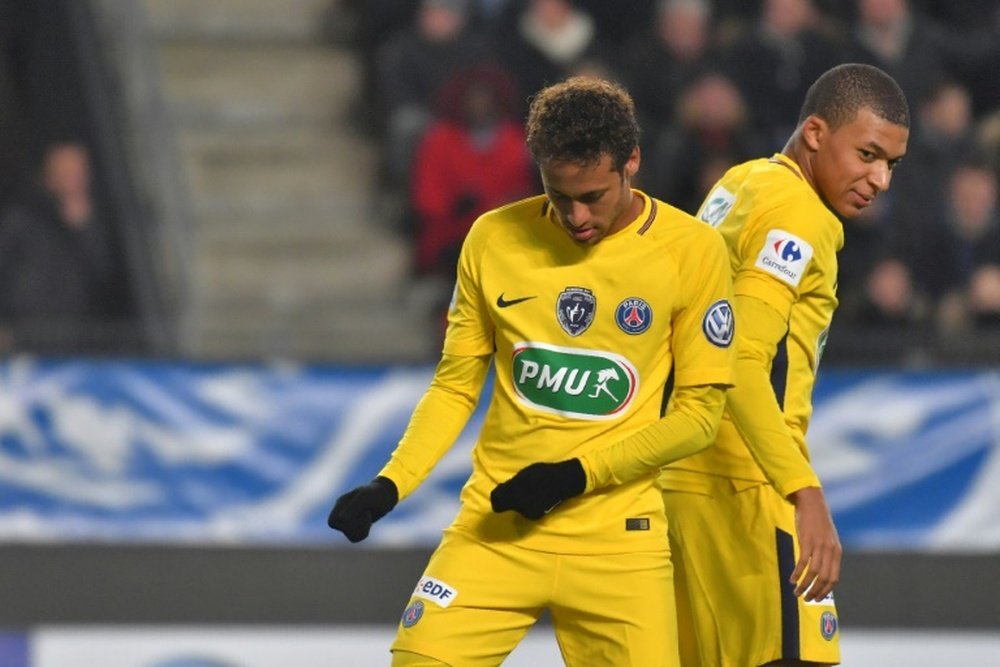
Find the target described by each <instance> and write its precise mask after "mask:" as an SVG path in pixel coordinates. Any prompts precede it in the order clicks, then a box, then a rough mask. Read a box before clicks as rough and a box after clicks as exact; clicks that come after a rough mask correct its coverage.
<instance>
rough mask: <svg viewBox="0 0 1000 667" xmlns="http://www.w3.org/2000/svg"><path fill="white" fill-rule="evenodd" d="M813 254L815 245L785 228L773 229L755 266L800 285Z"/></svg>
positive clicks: (793, 285)
mask: <svg viewBox="0 0 1000 667" xmlns="http://www.w3.org/2000/svg"><path fill="white" fill-rule="evenodd" d="M812 255H813V247H812V246H811V245H810V244H809V243H808V242H807V241H805V240H803V239H801V238H799V237H798V236H796V235H795V234H792V233H791V232H787V231H785V230H783V229H772V230H771V231H769V232H768V233H767V239H766V240H765V241H764V246H763V247H762V248H761V249H760V253H759V254H758V255H757V263H756V264H755V265H754V266H756V267H757V268H759V269H763V270H764V271H766V272H767V273H770V274H771V275H772V276H775V277H776V278H778V279H779V280H781V281H782V282H785V283H788V284H789V285H791V286H792V287H798V286H799V283H800V282H801V281H802V276H803V275H804V274H805V271H806V268H807V267H808V266H809V260H811V259H812Z"/></svg>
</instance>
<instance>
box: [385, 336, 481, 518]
mask: <svg viewBox="0 0 1000 667" xmlns="http://www.w3.org/2000/svg"><path fill="white" fill-rule="evenodd" d="M489 364H490V358H489V357H487V356H483V357H458V356H451V355H448V354H445V355H442V357H441V361H440V362H439V363H438V366H437V368H436V369H435V371H434V378H433V379H432V380H431V384H430V386H429V387H428V388H427V391H426V392H425V393H424V395H423V397H422V398H421V399H420V402H419V403H417V407H416V408H415V409H414V411H413V415H412V416H411V417H410V423H409V424H408V425H407V427H406V431H405V432H404V433H403V437H402V439H400V441H399V444H398V445H397V446H396V449H395V451H393V453H392V456H391V457H390V459H389V462H388V463H387V464H386V465H385V466H384V467H383V468H382V470H381V472H379V475H382V476H384V477H388V478H389V479H391V480H392V481H393V482H394V483H395V484H396V488H397V489H399V499H400V500H402V499H403V498H405V497H406V496H408V495H409V494H411V493H412V492H413V491H414V490H415V489H416V488H417V487H418V486H419V485H420V483H421V482H423V481H424V479H426V477H427V475H428V474H430V471H431V470H432V469H433V468H434V466H435V465H436V464H437V462H438V461H439V460H441V457H442V456H444V454H445V452H447V451H448V449H449V448H450V447H451V446H452V445H453V444H454V442H455V440H457V439H458V436H459V435H461V433H462V429H463V428H465V424H466V423H467V422H468V421H469V417H470V416H471V415H472V412H473V410H475V408H476V403H477V402H478V400H479V395H480V393H481V392H482V388H483V382H484V381H485V380H486V374H487V371H488V370H489Z"/></svg>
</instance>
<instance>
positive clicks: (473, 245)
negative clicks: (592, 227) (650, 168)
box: [381, 191, 734, 553]
mask: <svg viewBox="0 0 1000 667" xmlns="http://www.w3.org/2000/svg"><path fill="white" fill-rule="evenodd" d="M634 196H636V197H640V198H641V199H642V201H643V202H644V207H643V210H642V211H641V213H640V214H639V215H638V216H637V217H636V219H635V220H633V221H631V222H630V223H629V224H628V225H627V226H626V227H625V228H623V229H621V230H620V231H617V232H616V233H614V234H612V235H610V236H608V237H607V238H605V239H602V240H601V242H600V243H597V244H595V245H593V246H582V245H578V244H576V243H574V242H573V241H572V239H570V238H569V236H568V235H567V234H566V232H565V230H564V229H563V228H562V227H561V225H560V224H559V223H558V222H557V221H556V220H555V218H554V214H553V212H552V211H551V210H550V208H549V207H548V205H547V200H546V198H545V197H533V198H530V199H527V200H524V201H521V202H517V203H514V204H511V205H509V206H505V207H502V208H500V209H497V210H495V211H492V212H490V213H487V214H485V215H483V216H481V217H480V218H479V219H478V220H477V221H476V223H475V224H474V225H473V227H472V229H471V230H470V232H469V234H468V236H467V238H466V240H465V243H464V245H463V248H462V252H461V256H460V259H459V264H458V281H457V285H456V290H455V296H454V299H453V303H452V305H451V307H450V310H449V315H448V330H447V333H446V336H445V342H444V358H443V360H442V363H441V364H439V366H438V370H437V372H436V374H435V380H434V383H433V384H432V386H431V388H430V390H429V391H428V393H427V394H426V395H425V397H424V399H422V401H421V404H420V405H419V406H418V408H417V411H416V412H415V414H414V417H413V418H412V419H411V422H410V425H409V427H408V429H407V432H406V433H405V434H404V437H403V438H402V440H401V441H400V444H399V446H398V447H397V449H396V451H395V452H394V453H393V456H392V459H391V460H390V461H389V463H388V464H387V465H386V466H385V468H384V469H383V470H382V473H381V474H383V475H385V476H387V477H389V478H390V479H392V480H393V481H394V482H395V483H396V485H397V487H398V488H399V490H400V496H401V497H405V496H406V494H408V493H410V492H411V491H412V490H413V489H414V488H415V487H416V486H417V485H418V484H419V483H420V481H421V480H422V479H423V478H424V477H425V476H426V475H427V473H428V472H429V471H430V469H431V467H432V466H433V465H434V463H435V462H436V461H437V460H438V459H439V458H440V457H441V455H442V454H443V453H444V451H445V450H446V449H447V448H448V447H449V446H450V445H451V442H452V441H453V440H454V438H455V436H457V435H458V432H459V430H460V429H461V427H462V425H463V424H464V422H465V419H466V418H467V417H468V414H469V413H470V412H471V410H472V408H473V407H474V405H475V402H476V399H477V398H478V391H479V387H480V385H481V383H482V380H483V378H484V377H485V375H486V368H487V365H488V363H489V360H490V359H491V358H492V361H493V363H494V366H495V381H494V382H495V384H494V388H493V396H492V399H491V403H490V406H489V409H488V411H487V414H486V418H485V421H484V424H483V428H482V431H481V433H480V434H479V438H478V441H477V443H476V445H475V448H474V450H473V456H472V475H471V477H470V479H469V481H468V483H467V484H466V485H465V487H464V488H463V490H462V497H461V500H462V506H461V509H460V511H459V515H458V517H457V518H456V520H455V522H454V523H453V524H452V527H451V530H457V531H461V532H463V533H465V534H467V535H470V536H471V537H473V538H474V539H477V540H483V541H487V542H489V541H504V542H511V543H516V544H519V545H521V546H524V547H528V548H534V549H539V550H546V551H554V552H564V553H615V552H627V551H643V550H649V551H653V550H662V549H663V548H664V545H665V544H666V541H665V539H666V520H665V516H664V510H663V503H662V500H661V498H660V493H659V490H658V487H657V486H656V478H657V474H658V472H657V471H658V468H659V466H662V465H664V464H665V463H667V462H668V461H670V460H673V459H675V458H677V457H679V456H684V455H688V454H690V453H692V452H693V451H698V450H700V449H702V448H704V447H705V446H707V445H709V444H710V443H711V441H712V438H713V437H714V434H715V431H716V429H717V427H718V424H719V420H720V418H721V413H722V403H723V392H724V390H723V389H722V388H723V387H726V386H728V385H730V384H732V373H733V360H734V354H733V349H732V345H731V343H732V336H733V330H732V313H731V299H732V280H731V274H730V271H729V266H728V263H727V261H726V249H725V244H724V243H723V242H722V239H721V238H720V237H719V234H718V233H717V232H715V231H714V230H712V229H710V228H709V227H706V226H705V225H703V224H701V223H700V222H698V221H697V220H696V219H695V218H693V217H692V216H690V215H687V214H685V213H684V212H682V211H680V210H679V209H676V208H674V207H672V206H669V205H667V204H665V203H663V202H660V201H657V200H655V199H653V198H652V197H649V196H647V195H645V194H643V193H641V192H639V191H634ZM671 373H672V374H673V376H674V382H673V385H674V386H675V387H676V390H675V391H674V399H675V400H674V409H673V410H671V411H668V412H667V414H666V415H664V412H663V410H664V396H665V391H666V388H667V387H668V386H669V385H670V383H669V382H668V378H669V377H670V376H671ZM574 457H577V458H579V459H580V460H581V462H582V464H583V467H584V470H585V472H586V474H587V491H586V492H585V493H584V494H583V495H581V496H579V497H577V498H573V499H571V500H569V501H567V502H565V503H563V504H562V505H560V506H559V508H558V509H557V510H556V511H554V512H552V513H551V514H548V515H546V516H545V517H544V518H543V519H542V520H540V521H537V522H532V521H528V520H526V519H524V518H523V517H520V515H517V514H516V513H514V512H504V513H501V514H496V513H494V512H492V510H491V507H490V500H489V496H490V492H491V491H492V490H493V489H494V488H495V486H496V485H497V484H498V483H500V482H503V481H505V480H507V479H509V478H510V477H512V476H513V475H514V474H515V473H517V472H518V471H519V470H521V469H522V468H524V467H526V466H528V465H530V464H531V463H534V462H536V461H550V462H551V461H561V460H565V459H569V458H574Z"/></svg>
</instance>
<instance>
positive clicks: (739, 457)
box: [662, 154, 844, 496]
mask: <svg viewBox="0 0 1000 667" xmlns="http://www.w3.org/2000/svg"><path fill="white" fill-rule="evenodd" d="M697 216H698V218H699V219H701V220H702V221H703V222H706V223H708V224H709V225H711V226H712V227H714V228H716V229H718V230H719V232H721V234H722V236H723V238H724V239H725V241H726V246H727V248H728V251H729V261H730V266H731V267H732V271H733V291H734V294H735V295H736V298H737V299H739V298H740V297H741V296H747V297H753V298H755V299H757V300H759V301H761V302H764V303H766V304H767V305H768V306H770V307H772V308H773V309H774V310H776V311H777V312H778V313H779V314H780V315H781V316H782V317H784V319H785V321H786V322H787V324H788V329H787V334H786V336H785V337H784V339H783V340H782V341H781V342H780V343H779V344H778V346H777V349H776V350H775V351H774V354H773V359H772V362H771V364H770V367H769V368H768V370H769V371H770V376H771V384H772V389H773V392H774V396H773V398H772V397H769V396H759V397H757V398H756V399H755V400H759V401H761V402H763V401H765V400H774V399H775V398H776V399H777V402H778V405H779V407H780V408H781V413H782V414H783V417H784V422H785V424H784V426H785V427H787V432H788V434H789V435H790V436H791V440H792V441H793V443H794V444H789V442H788V439H787V437H786V438H784V439H783V438H781V437H775V436H774V435H773V434H774V433H778V432H779V430H780V428H776V429H774V430H773V431H770V432H768V433H766V434H763V433H759V432H758V433H756V434H754V433H747V432H744V435H746V437H747V440H750V439H751V438H752V439H754V443H752V444H754V447H753V448H748V443H747V441H746V440H744V437H743V435H741V432H740V431H739V430H738V429H737V426H736V424H734V421H733V419H732V415H731V412H730V409H729V408H728V407H727V410H726V414H725V415H724V417H723V422H722V425H721V427H720V429H719V435H718V436H717V438H716V442H715V445H714V446H712V447H709V448H708V449H706V450H704V451H702V452H700V453H698V454H695V455H694V456H691V457H688V458H686V459H681V460H679V461H677V462H675V463H673V464H671V465H670V466H669V467H668V469H667V472H666V473H665V475H664V477H663V478H662V480H663V482H664V484H665V485H667V486H669V485H670V484H672V483H674V484H676V483H679V480H678V479H676V477H671V475H670V474H669V471H670V470H684V471H693V472H699V473H707V474H713V475H721V476H725V477H730V478H734V479H738V480H746V481H771V482H773V483H774V484H775V486H776V487H777V489H778V490H779V492H780V493H781V494H782V496H786V495H787V494H788V493H790V492H792V491H795V490H797V489H798V488H802V487H804V486H818V485H819V481H818V479H816V477H815V473H814V472H812V470H811V468H810V467H809V465H808V448H807V446H806V431H807V429H808V425H809V418H810V416H811V414H812V390H813V385H814V384H815V382H816V373H817V368H818V366H819V362H820V358H821V356H822V353H823V347H824V346H825V344H826V338H827V333H828V331H829V327H830V322H831V320H832V318H833V312H834V310H835V309H836V307H837V295H836V290H837V252H838V251H839V250H840V249H841V248H842V247H843V244H844V232H843V226H842V225H841V223H840V221H839V220H838V219H837V217H836V216H835V215H834V214H833V213H832V212H831V211H830V210H829V209H828V208H827V207H826V205H825V204H824V203H823V201H822V199H820V197H819V195H818V194H817V193H816V192H815V190H813V188H812V187H811V186H810V185H809V184H808V183H807V182H806V181H805V179H804V178H803V176H802V173H801V171H800V169H799V167H798V165H797V164H796V163H795V162H794V161H793V160H791V159H790V158H788V157H787V156H785V155H782V154H775V155H774V156H772V157H770V158H761V159H757V160H751V161H749V162H745V163H743V164H740V165H737V166H735V167H732V168H731V169H729V170H728V171H727V172H726V174H725V175H724V176H723V177H722V179H720V180H719V182H718V183H717V184H716V185H715V187H714V188H713V189H712V191H711V192H710V193H709V195H708V196H707V197H706V199H705V201H704V203H703V204H702V206H701V209H700V210H699V211H698V214H697ZM736 327H737V347H741V346H747V347H752V346H759V345H761V341H759V340H753V339H748V338H747V337H746V336H745V335H743V334H745V330H746V329H748V328H749V327H744V328H743V334H741V327H740V319H739V316H737V322H736ZM768 356H770V353H768ZM739 382H740V377H739V376H738V377H737V383H739ZM749 411H751V412H752V411H753V406H751V407H750V410H749ZM741 426H742V427H743V428H744V429H746V428H748V427H747V426H746V425H741ZM779 427H780V425H779ZM795 445H797V446H798V449H799V451H800V452H801V455H799V454H798V453H791V452H788V451H781V448H782V447H786V448H787V447H794V446H795ZM752 452H753V453H752ZM790 454H794V455H793V456H789V455H790ZM775 455H778V456H775ZM755 456H756V457H757V459H758V460H759V463H760V465H758V460H755V458H754V457H755ZM762 467H763V468H764V470H766V471H767V474H766V475H765V473H764V471H762Z"/></svg>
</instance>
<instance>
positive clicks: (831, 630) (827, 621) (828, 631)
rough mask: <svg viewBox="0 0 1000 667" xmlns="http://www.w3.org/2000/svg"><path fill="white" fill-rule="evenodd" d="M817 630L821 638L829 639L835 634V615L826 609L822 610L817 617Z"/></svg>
mask: <svg viewBox="0 0 1000 667" xmlns="http://www.w3.org/2000/svg"><path fill="white" fill-rule="evenodd" d="M819 631H820V633H822V635H823V639H825V640H827V641H830V640H832V639H833V636H834V635H835V634H837V617H836V616H834V615H833V614H832V613H830V612H828V611H824V612H823V615H822V616H821V617H820V619H819Z"/></svg>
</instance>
